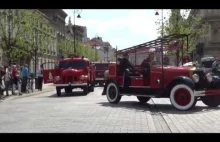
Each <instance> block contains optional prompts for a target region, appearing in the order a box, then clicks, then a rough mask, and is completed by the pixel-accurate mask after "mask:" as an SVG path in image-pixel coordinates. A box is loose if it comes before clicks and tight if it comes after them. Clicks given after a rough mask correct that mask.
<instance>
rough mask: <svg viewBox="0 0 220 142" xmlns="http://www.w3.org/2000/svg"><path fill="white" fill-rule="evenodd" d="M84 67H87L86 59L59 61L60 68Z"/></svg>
mask: <svg viewBox="0 0 220 142" xmlns="http://www.w3.org/2000/svg"><path fill="white" fill-rule="evenodd" d="M84 67H86V62H85V61H84V60H77V61H76V60H75V61H72V60H70V61H61V62H60V63H59V68H63V69H68V68H74V69H82V68H84Z"/></svg>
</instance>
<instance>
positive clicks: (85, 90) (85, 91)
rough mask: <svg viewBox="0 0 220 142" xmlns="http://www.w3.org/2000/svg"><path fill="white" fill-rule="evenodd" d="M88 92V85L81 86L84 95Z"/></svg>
mask: <svg viewBox="0 0 220 142" xmlns="http://www.w3.org/2000/svg"><path fill="white" fill-rule="evenodd" d="M88 92H89V87H88V86H85V87H84V88H83V94H84V95H87V94H88Z"/></svg>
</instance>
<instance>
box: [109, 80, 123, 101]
mask: <svg viewBox="0 0 220 142" xmlns="http://www.w3.org/2000/svg"><path fill="white" fill-rule="evenodd" d="M106 96H107V99H108V101H109V102H110V103H113V104H116V103H118V102H120V100H121V96H120V95H119V89H118V86H117V84H116V83H114V82H110V83H109V84H108V86H107V89H106Z"/></svg>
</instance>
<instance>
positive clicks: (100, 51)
mask: <svg viewBox="0 0 220 142" xmlns="http://www.w3.org/2000/svg"><path fill="white" fill-rule="evenodd" d="M86 44H88V45H90V46H91V47H92V48H94V49H96V52H97V55H98V56H99V57H100V60H101V61H102V62H109V61H111V62H115V61H116V56H115V51H116V49H115V48H113V47H112V46H111V44H110V43H109V42H104V41H103V40H102V38H101V37H96V38H92V39H91V40H88V41H87V42H86Z"/></svg>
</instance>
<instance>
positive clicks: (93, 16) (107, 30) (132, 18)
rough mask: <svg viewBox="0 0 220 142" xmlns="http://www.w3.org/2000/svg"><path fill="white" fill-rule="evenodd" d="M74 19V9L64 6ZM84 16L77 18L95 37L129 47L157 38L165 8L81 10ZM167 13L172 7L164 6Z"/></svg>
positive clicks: (120, 47)
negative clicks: (162, 9) (157, 23)
mask: <svg viewBox="0 0 220 142" xmlns="http://www.w3.org/2000/svg"><path fill="white" fill-rule="evenodd" d="M64 11H65V12H66V13H67V14H68V18H66V23H68V20H69V16H70V17H71V21H72V23H73V10H71V9H64ZM80 11H81V13H80V16H81V18H80V19H77V18H76V19H75V24H76V25H81V26H86V27H87V36H88V37H89V38H93V37H95V36H96V35H98V36H100V37H102V40H103V41H108V42H109V43H110V44H111V45H112V47H114V48H115V47H116V46H117V48H118V49H123V48H128V47H131V46H134V45H138V44H142V43H144V42H148V41H150V40H154V39H156V38H157V37H158V36H159V35H158V34H157V30H156V29H157V25H156V24H155V22H156V21H157V20H158V19H159V18H160V19H161V16H156V15H155V12H156V11H158V12H159V14H161V10H154V9H151V10H113V9H112V10H110V9H109V10H101V9H98V10H95V9H90V10H86V9H83V10H80ZM163 15H164V17H168V10H164V12H163Z"/></svg>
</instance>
